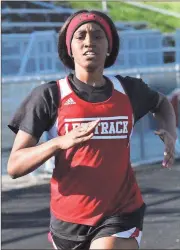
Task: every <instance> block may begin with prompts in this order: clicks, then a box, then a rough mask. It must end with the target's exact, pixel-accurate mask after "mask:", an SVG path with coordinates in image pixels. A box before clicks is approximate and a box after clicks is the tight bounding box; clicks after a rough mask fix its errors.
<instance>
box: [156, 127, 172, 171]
mask: <svg viewBox="0 0 180 250" xmlns="http://www.w3.org/2000/svg"><path fill="white" fill-rule="evenodd" d="M155 134H156V135H158V136H159V137H160V139H161V140H162V141H163V142H164V144H165V150H164V160H163V162H162V167H163V168H171V167H172V165H173V163H174V159H175V144H176V140H175V139H174V138H173V137H172V135H171V134H170V133H169V132H168V131H166V130H164V129H160V130H159V131H155Z"/></svg>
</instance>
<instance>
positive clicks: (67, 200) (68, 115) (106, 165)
mask: <svg viewBox="0 0 180 250" xmlns="http://www.w3.org/2000/svg"><path fill="white" fill-rule="evenodd" d="M108 78H109V79H110V81H111V82H112V83H113V91H112V96H111V97H110V98H109V99H108V100H106V101H104V102H99V103H90V102H86V101H84V100H82V99H80V98H79V97H78V96H77V95H76V94H75V93H74V92H73V90H72V89H71V86H70V84H69V83H68V78H65V79H62V80H59V81H58V82H57V84H58V87H59V91H60V102H59V103H60V104H59V108H58V117H57V121H56V123H55V125H54V126H53V128H52V129H51V130H50V131H49V137H50V138H53V137H55V136H62V135H64V134H66V133H67V132H69V131H70V130H72V129H73V128H74V127H76V126H79V125H80V124H82V123H86V122H89V121H93V120H95V119H97V118H100V119H101V121H100V123H99V124H98V126H97V128H96V129H95V133H94V136H93V138H92V139H90V140H89V141H87V142H85V143H83V144H80V145H76V146H74V147H72V148H70V149H68V150H62V151H60V153H59V154H58V155H56V157H55V168H54V171H53V176H52V178H51V211H52V213H53V214H54V215H55V216H56V218H59V219H61V220H64V221H67V222H71V223H78V224H86V225H95V224H96V223H97V222H98V221H99V220H100V219H101V218H102V217H104V216H108V215H112V214H114V213H124V212H131V211H133V210H135V209H137V208H139V207H140V206H141V205H142V203H143V200H142V197H141V193H140V190H139V187H138V185H137V183H136V180H135V177H134V173H133V170H132V168H131V165H130V152H129V151H130V146H129V139H130V136H131V132H132V128H133V112H132V107H131V104H130V101H129V98H128V96H127V95H126V93H125V91H124V89H123V87H122V85H121V83H120V82H119V80H118V79H117V78H115V77H108Z"/></svg>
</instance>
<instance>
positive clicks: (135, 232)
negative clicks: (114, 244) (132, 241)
mask: <svg viewBox="0 0 180 250" xmlns="http://www.w3.org/2000/svg"><path fill="white" fill-rule="evenodd" d="M138 236H139V229H138V228H136V229H135V231H134V233H132V234H131V236H130V238H137V237H138Z"/></svg>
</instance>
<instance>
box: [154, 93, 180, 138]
mask: <svg viewBox="0 0 180 250" xmlns="http://www.w3.org/2000/svg"><path fill="white" fill-rule="evenodd" d="M153 116H154V117H155V118H156V120H157V121H158V124H159V128H160V129H164V130H166V131H167V132H169V133H170V135H171V136H172V137H173V138H174V140H176V138H177V134H176V116H175V112H174V109H173V106H172V104H171V103H170V101H169V100H168V99H167V97H166V96H164V95H163V94H160V93H159V102H158V105H157V107H156V108H155V110H154V112H153Z"/></svg>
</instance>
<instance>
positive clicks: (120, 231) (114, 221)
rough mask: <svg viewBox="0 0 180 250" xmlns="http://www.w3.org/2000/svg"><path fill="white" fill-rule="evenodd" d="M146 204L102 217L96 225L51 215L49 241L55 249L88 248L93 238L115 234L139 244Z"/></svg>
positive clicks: (84, 249)
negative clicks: (132, 239) (127, 211)
mask: <svg viewBox="0 0 180 250" xmlns="http://www.w3.org/2000/svg"><path fill="white" fill-rule="evenodd" d="M145 208H146V205H145V204H143V205H142V206H141V207H140V208H139V209H137V210H135V211H134V212H132V213H126V214H121V215H118V214H116V215H113V216H110V217H106V218H103V220H101V221H100V222H99V223H98V224H97V225H96V226H88V225H82V224H74V223H69V222H65V221H61V220H57V219H55V217H54V216H53V215H52V218H51V225H50V235H49V236H50V241H51V242H52V244H53V246H54V248H55V249H61V250H65V249H78V250H80V249H82V250H86V249H89V247H90V244H91V242H92V241H94V240H95V239H98V238H101V237H108V236H115V237H120V238H132V237H133V238H135V239H136V240H137V242H138V245H140V240H141V236H142V229H143V219H144V212H145Z"/></svg>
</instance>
